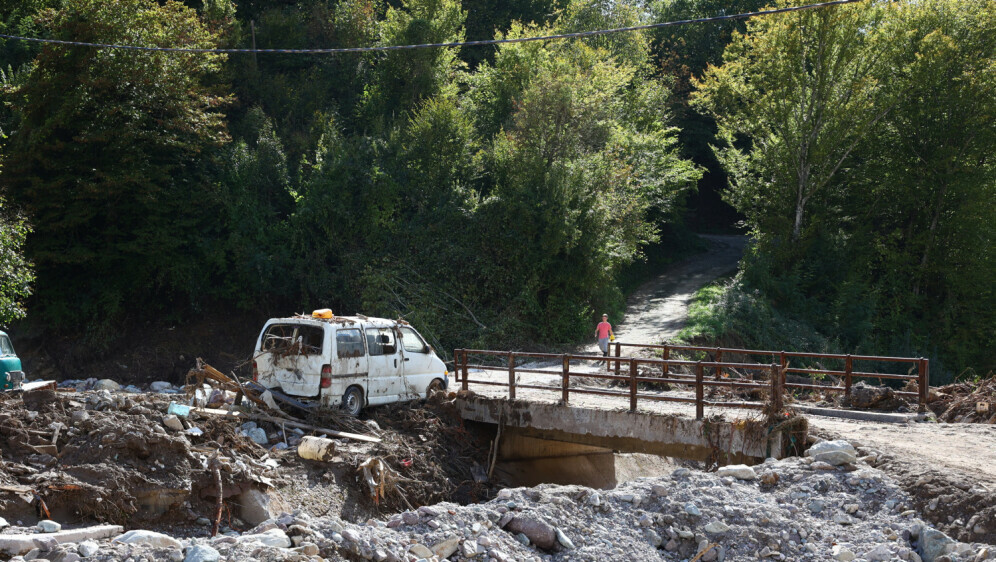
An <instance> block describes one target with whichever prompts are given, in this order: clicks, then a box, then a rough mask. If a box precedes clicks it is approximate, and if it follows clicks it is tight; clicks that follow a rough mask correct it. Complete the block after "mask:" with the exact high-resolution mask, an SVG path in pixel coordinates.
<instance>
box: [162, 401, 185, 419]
mask: <svg viewBox="0 0 996 562" xmlns="http://www.w3.org/2000/svg"><path fill="white" fill-rule="evenodd" d="M166 413H167V414H171V415H174V416H176V417H178V418H185V417H187V416H189V415H190V406H186V405H183V404H177V403H176V402H170V403H169V406H167V407H166Z"/></svg>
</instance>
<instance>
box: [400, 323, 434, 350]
mask: <svg viewBox="0 0 996 562" xmlns="http://www.w3.org/2000/svg"><path fill="white" fill-rule="evenodd" d="M401 343H402V345H404V346H405V351H410V352H412V353H429V346H428V345H426V344H425V341H424V340H423V339H422V336H420V335H418V332H416V331H415V330H412V329H411V328H407V327H404V326H402V328H401Z"/></svg>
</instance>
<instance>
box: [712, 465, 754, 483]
mask: <svg viewBox="0 0 996 562" xmlns="http://www.w3.org/2000/svg"><path fill="white" fill-rule="evenodd" d="M716 476H719V477H720V478H722V477H724V476H732V477H734V478H737V479H739V480H754V479H756V478H757V473H756V472H754V469H753V468H751V467H749V466H747V465H745V464H731V465H727V466H724V467H721V468H720V469H719V470H717V471H716Z"/></svg>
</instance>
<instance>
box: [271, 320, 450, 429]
mask: <svg viewBox="0 0 996 562" xmlns="http://www.w3.org/2000/svg"><path fill="white" fill-rule="evenodd" d="M320 312H321V311H316V312H315V313H313V314H312V316H293V317H288V318H271V319H270V320H268V321H267V322H266V324H264V326H263V329H262V331H260V334H259V338H258V339H257V340H256V348H255V352H254V354H253V380H255V381H256V382H257V383H258V384H259V385H261V386H263V387H265V388H267V389H276V390H279V391H280V392H283V393H284V394H286V395H288V396H292V397H294V398H296V399H303V400H306V401H316V402H317V403H318V404H319V405H320V406H322V407H328V408H333V407H340V406H341V407H343V408H344V409H346V410H347V411H348V412H349V413H351V414H354V415H355V414H358V413H359V411H360V410H361V409H362V408H363V407H365V406H376V405H379V404H389V403H392V402H403V401H407V400H417V399H420V398H425V397H426V396H427V395H428V393H429V392H430V389H433V388H438V389H445V388H446V387H447V386H448V385H449V378H448V373H447V371H446V366H445V364H444V363H443V361H442V360H441V359H439V357H437V356H436V354H435V352H434V351H433V349H432V347H430V346H429V345H428V344H427V343H426V342H425V340H424V339H423V338H422V336H421V335H420V334H419V333H418V332H417V331H416V330H415V329H414V328H412V327H411V326H410V325H409V324H408V323H407V322H404V321H399V320H388V319H384V318H370V317H366V316H362V315H357V316H333V315H332V314H331V312H327V314H324V315H321V314H319V313H320ZM322 316H324V317H322Z"/></svg>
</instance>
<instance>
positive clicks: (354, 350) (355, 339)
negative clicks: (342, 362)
mask: <svg viewBox="0 0 996 562" xmlns="http://www.w3.org/2000/svg"><path fill="white" fill-rule="evenodd" d="M335 346H336V348H337V349H338V350H339V351H338V353H339V357H340V358H342V357H362V356H363V335H362V334H360V330H359V328H343V329H340V330H339V331H337V332H336V333H335Z"/></svg>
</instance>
